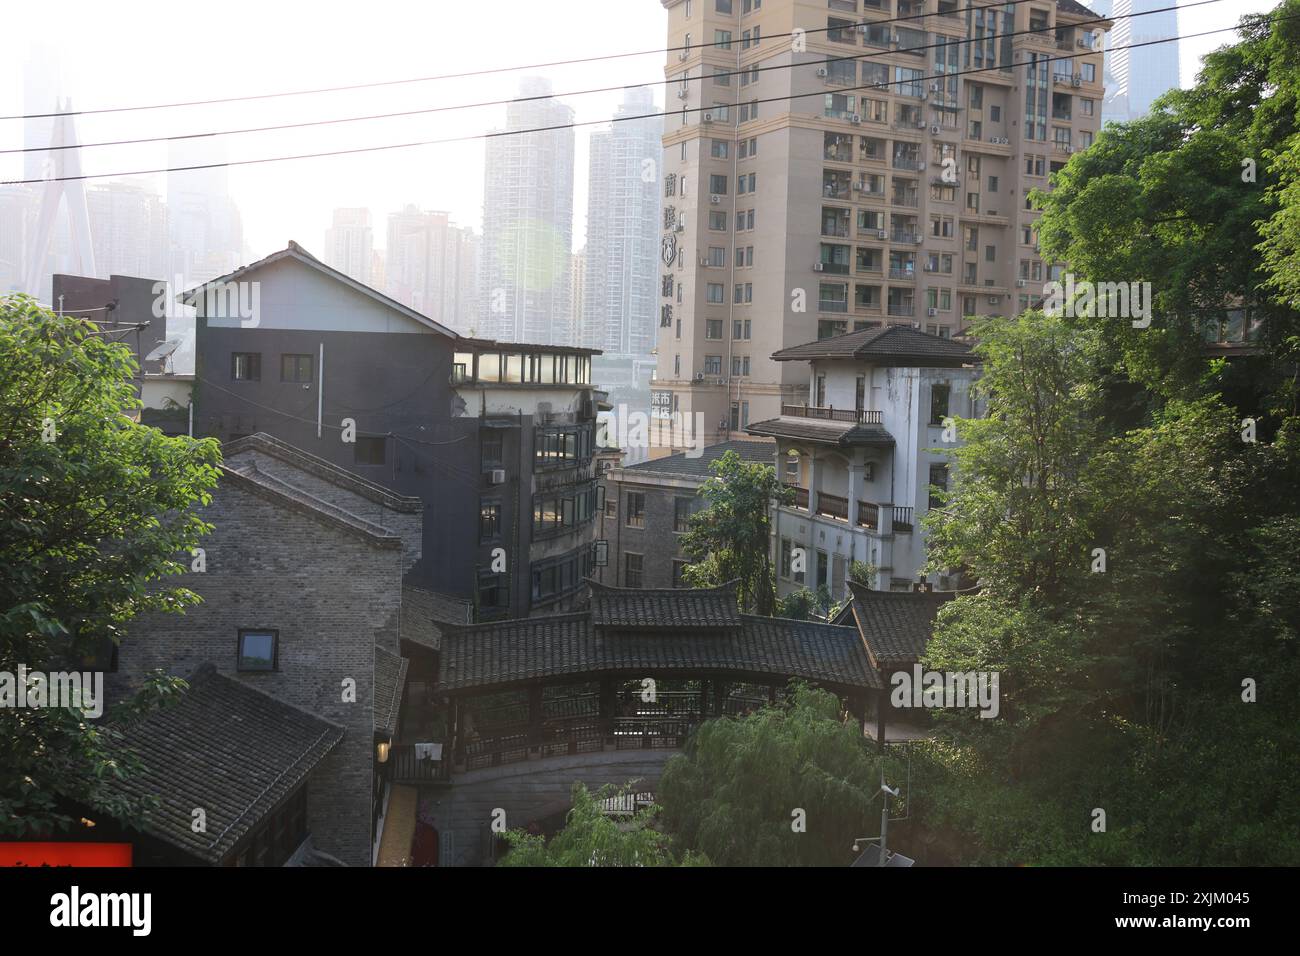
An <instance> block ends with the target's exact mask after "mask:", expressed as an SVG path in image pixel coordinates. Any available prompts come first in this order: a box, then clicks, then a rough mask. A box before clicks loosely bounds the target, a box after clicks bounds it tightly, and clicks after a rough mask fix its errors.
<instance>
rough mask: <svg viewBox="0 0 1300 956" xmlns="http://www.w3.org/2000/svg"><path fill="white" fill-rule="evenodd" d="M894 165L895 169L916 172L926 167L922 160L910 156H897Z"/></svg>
mask: <svg viewBox="0 0 1300 956" xmlns="http://www.w3.org/2000/svg"><path fill="white" fill-rule="evenodd" d="M892 165H893V167H894V168H895V169H909V170H912V171H913V172H915V171H917V170H919V169H920V168H921V167H922V166H924V165H925V163H923V162H922V161H921V160H920V159H913V158H912V157H910V156H895V157H894V161H893V163H892Z"/></svg>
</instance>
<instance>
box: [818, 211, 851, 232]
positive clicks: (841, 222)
mask: <svg viewBox="0 0 1300 956" xmlns="http://www.w3.org/2000/svg"><path fill="white" fill-rule="evenodd" d="M851 216H852V213H851V212H850V211H849V210H847V209H835V208H833V207H830V206H823V207H822V235H823V236H834V237H835V238H837V239H847V238H848V237H849V222H850V217H851Z"/></svg>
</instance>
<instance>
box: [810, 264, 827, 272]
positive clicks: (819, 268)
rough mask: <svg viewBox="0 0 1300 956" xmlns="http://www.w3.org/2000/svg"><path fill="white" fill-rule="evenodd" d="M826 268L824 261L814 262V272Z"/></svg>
mask: <svg viewBox="0 0 1300 956" xmlns="http://www.w3.org/2000/svg"><path fill="white" fill-rule="evenodd" d="M825 269H826V266H825V265H823V264H822V263H820V262H814V263H813V272H822V271H824V270H825Z"/></svg>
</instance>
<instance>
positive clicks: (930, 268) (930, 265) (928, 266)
mask: <svg viewBox="0 0 1300 956" xmlns="http://www.w3.org/2000/svg"><path fill="white" fill-rule="evenodd" d="M924 268H925V271H926V272H933V271H934V263H933V262H927V263H926V264H925V266H924Z"/></svg>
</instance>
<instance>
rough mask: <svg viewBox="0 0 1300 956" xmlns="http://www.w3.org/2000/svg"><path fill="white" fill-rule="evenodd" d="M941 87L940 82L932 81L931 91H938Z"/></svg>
mask: <svg viewBox="0 0 1300 956" xmlns="http://www.w3.org/2000/svg"><path fill="white" fill-rule="evenodd" d="M940 89H941V87H940V86H939V84H938V83H931V84H930V92H931V93H938V92H939V90H940Z"/></svg>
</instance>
